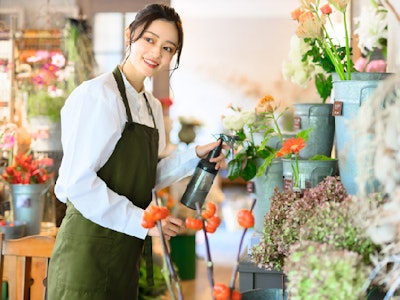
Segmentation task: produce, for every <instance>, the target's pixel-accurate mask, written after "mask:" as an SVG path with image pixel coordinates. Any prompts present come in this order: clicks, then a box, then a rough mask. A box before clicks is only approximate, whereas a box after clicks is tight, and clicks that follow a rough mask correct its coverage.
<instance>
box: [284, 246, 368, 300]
mask: <svg viewBox="0 0 400 300" xmlns="http://www.w3.org/2000/svg"><path fill="white" fill-rule="evenodd" d="M290 252H291V254H290V256H289V257H288V259H286V260H285V269H287V270H288V271H287V275H288V289H289V291H290V299H293V300H301V299H307V300H320V299H347V300H361V299H365V298H366V297H365V291H363V285H364V283H365V281H366V280H367V278H368V273H369V268H368V267H367V266H366V265H365V264H364V263H363V262H362V257H361V255H359V254H357V253H355V252H352V251H349V250H346V249H343V250H339V249H337V248H336V247H334V246H333V245H331V244H322V243H316V242H312V241H305V242H304V243H301V244H300V245H297V244H296V245H293V246H292V247H291V251H290Z"/></svg>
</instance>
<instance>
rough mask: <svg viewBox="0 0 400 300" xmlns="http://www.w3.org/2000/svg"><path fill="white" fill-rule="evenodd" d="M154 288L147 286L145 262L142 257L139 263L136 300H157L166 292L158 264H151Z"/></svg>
mask: <svg viewBox="0 0 400 300" xmlns="http://www.w3.org/2000/svg"><path fill="white" fill-rule="evenodd" d="M153 272H154V274H153V275H154V277H153V278H154V286H149V285H148V283H147V279H146V275H147V272H146V262H145V259H144V258H143V257H142V259H141V261H140V278H139V298H138V300H158V299H161V296H162V295H164V294H165V293H166V291H167V284H166V283H165V280H164V276H163V270H162V268H161V266H159V264H157V263H156V262H154V263H153Z"/></svg>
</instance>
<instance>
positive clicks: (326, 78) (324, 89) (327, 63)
mask: <svg viewBox="0 0 400 300" xmlns="http://www.w3.org/2000/svg"><path fill="white" fill-rule="evenodd" d="M304 41H305V42H306V43H308V44H309V45H310V46H311V49H310V50H308V51H307V52H306V53H305V54H304V56H303V58H302V61H306V60H307V59H308V57H311V58H312V62H313V63H315V64H316V65H318V66H320V67H321V68H322V69H323V70H324V71H325V73H319V74H317V75H316V76H315V78H314V79H315V87H316V89H317V92H318V94H319V95H320V97H321V98H322V103H325V102H326V99H327V98H328V97H329V96H330V95H331V91H332V87H333V84H332V73H334V72H335V66H334V64H333V63H332V60H331V59H330V57H329V55H328V54H327V52H326V50H325V48H324V47H322V46H321V45H320V44H318V41H317V39H312V38H305V39H304ZM335 47H336V52H337V54H338V57H339V59H340V60H341V61H342V63H343V65H344V66H347V64H345V63H344V62H345V59H346V47H340V46H335ZM351 50H352V49H351V48H350V52H351ZM350 66H351V70H350V71H351V72H354V71H355V69H354V64H353V62H352V61H351V63H350ZM345 71H347V70H346V69H345Z"/></svg>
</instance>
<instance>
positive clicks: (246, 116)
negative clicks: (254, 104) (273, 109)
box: [240, 110, 256, 125]
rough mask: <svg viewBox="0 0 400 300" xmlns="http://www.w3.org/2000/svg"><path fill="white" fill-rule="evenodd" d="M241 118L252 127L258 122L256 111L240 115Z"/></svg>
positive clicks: (246, 111) (247, 111) (244, 112)
mask: <svg viewBox="0 0 400 300" xmlns="http://www.w3.org/2000/svg"><path fill="white" fill-rule="evenodd" d="M240 117H241V119H242V121H243V123H244V124H245V125H252V124H254V122H255V121H256V114H255V112H254V110H245V111H243V112H242V113H241V114H240Z"/></svg>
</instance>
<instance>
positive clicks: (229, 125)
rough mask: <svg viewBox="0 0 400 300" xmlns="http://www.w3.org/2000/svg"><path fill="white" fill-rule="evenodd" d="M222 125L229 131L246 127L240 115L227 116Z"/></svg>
mask: <svg viewBox="0 0 400 300" xmlns="http://www.w3.org/2000/svg"><path fill="white" fill-rule="evenodd" d="M222 125H223V126H224V127H225V128H226V129H229V130H235V131H238V130H241V129H243V126H244V121H243V119H242V117H241V116H240V115H239V114H235V115H230V116H225V117H224V118H223V119H222Z"/></svg>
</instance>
